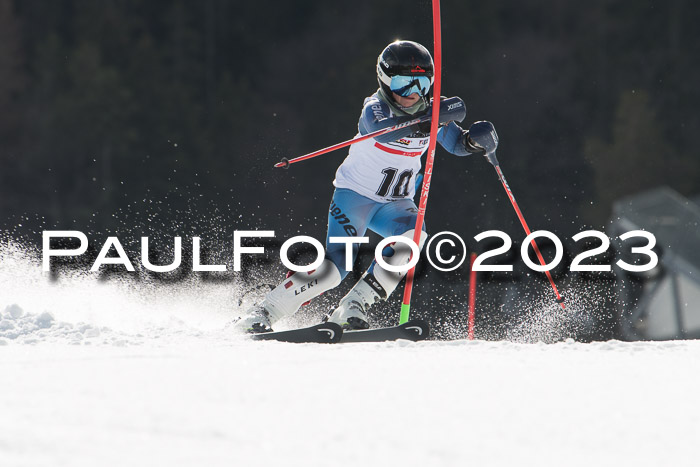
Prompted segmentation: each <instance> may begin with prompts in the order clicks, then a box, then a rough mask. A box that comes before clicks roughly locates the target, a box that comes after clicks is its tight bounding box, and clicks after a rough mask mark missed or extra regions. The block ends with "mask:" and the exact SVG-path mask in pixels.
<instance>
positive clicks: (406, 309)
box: [399, 0, 442, 324]
mask: <svg viewBox="0 0 700 467" xmlns="http://www.w3.org/2000/svg"><path fill="white" fill-rule="evenodd" d="M433 49H434V50H433V53H434V55H435V57H434V59H435V62H434V63H435V71H434V76H435V80H434V83H433V96H436V97H435V98H434V99H433V101H434V102H437V103H438V105H434V106H433V118H432V120H431V122H430V143H429V144H428V158H427V159H426V161H425V173H424V175H423V188H422V189H421V194H420V203H419V204H418V217H417V218H416V226H415V232H414V233H413V243H415V244H416V245H420V236H421V232H422V231H423V220H424V218H425V208H426V206H427V204H428V192H429V191H430V179H431V178H432V176H433V162H434V160H435V145H436V144H437V132H438V123H439V122H440V104H439V103H440V96H441V94H440V91H441V84H442V83H441V81H442V77H441V70H442V38H441V31H440V0H433ZM415 271H416V267H415V266H414V267H412V268H411V269H409V271H408V273H407V274H406V286H405V287H404V290H403V301H402V303H401V315H400V316H399V323H400V324H403V323H405V322H407V321H408V318H409V316H410V311H411V292H412V291H413V276H414V274H415Z"/></svg>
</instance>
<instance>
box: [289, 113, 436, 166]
mask: <svg viewBox="0 0 700 467" xmlns="http://www.w3.org/2000/svg"><path fill="white" fill-rule="evenodd" d="M436 115H437V113H436ZM428 120H430V115H423V116H422V117H419V118H414V119H413V120H411V121H408V122H403V123H399V124H397V125H394V126H390V127H388V128H382V129H381V130H377V131H373V132H372V133H367V134H366V135H362V136H358V137H356V138H353V139H349V140H347V141H343V142H342V143H338V144H334V145H333V146H328V147H327V148H323V149H319V150H318V151H314V152H310V153H308V154H304V155H303V156H299V157H295V158H294V159H287V158H286V157H285V158H284V159H282V160H281V161H279V162H278V163H276V164H275V167H278V168H279V167H282V168H285V169H288V168H289V166H290V165H291V164H296V163H297V162H301V161H305V160H307V159H311V158H314V157H318V156H320V155H322V154H326V153H329V152H332V151H335V150H336V149H341V148H344V147H346V146H350V145H352V144H355V143H359V142H360V141H364V140H366V139H369V138H374V137H375V136H381V135H385V134H387V133H391V132H392V131H396V130H399V129H401V128H405V127H407V126H411V125H416V124H418V123H423V122H427V121H428Z"/></svg>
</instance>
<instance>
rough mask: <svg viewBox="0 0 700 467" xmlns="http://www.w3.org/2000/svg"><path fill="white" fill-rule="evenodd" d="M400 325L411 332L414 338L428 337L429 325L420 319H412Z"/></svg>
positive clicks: (423, 338) (420, 339)
mask: <svg viewBox="0 0 700 467" xmlns="http://www.w3.org/2000/svg"><path fill="white" fill-rule="evenodd" d="M401 326H402V327H403V328H404V329H405V330H406V331H410V332H412V333H413V338H414V340H417V341H422V340H425V339H427V338H428V337H430V325H429V324H428V322H427V321H424V320H422V319H412V320H410V321H408V322H406V323H404V324H402V325H401Z"/></svg>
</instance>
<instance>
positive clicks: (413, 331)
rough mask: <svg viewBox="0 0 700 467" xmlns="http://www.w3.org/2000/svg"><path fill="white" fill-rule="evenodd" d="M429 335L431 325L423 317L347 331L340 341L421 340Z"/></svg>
mask: <svg viewBox="0 0 700 467" xmlns="http://www.w3.org/2000/svg"><path fill="white" fill-rule="evenodd" d="M429 335H430V327H429V326H428V323H426V322H425V321H423V320H422V319H412V320H411V321H409V322H407V323H404V324H399V325H398V326H391V327H388V328H377V329H367V330H364V331H345V332H344V333H343V335H342V336H341V339H340V342H341V343H344V342H383V341H395V340H398V339H408V340H411V341H421V340H423V339H427V338H428V336H429Z"/></svg>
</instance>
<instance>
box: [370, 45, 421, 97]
mask: <svg viewBox="0 0 700 467" xmlns="http://www.w3.org/2000/svg"><path fill="white" fill-rule="evenodd" d="M434 73H435V66H434V65H433V57H432V56H431V55H430V52H428V49H426V48H425V47H423V46H422V45H420V44H419V43H418V42H413V41H395V42H392V43H391V44H389V45H387V46H386V47H385V48H384V50H383V51H382V53H381V54H379V57H378V58H377V81H379V87H381V88H382V90H383V91H384V94H386V95H387V96H391V88H390V86H391V78H392V77H393V76H428V77H429V78H430V83H431V84H432V83H433V75H434ZM423 97H427V96H423Z"/></svg>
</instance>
